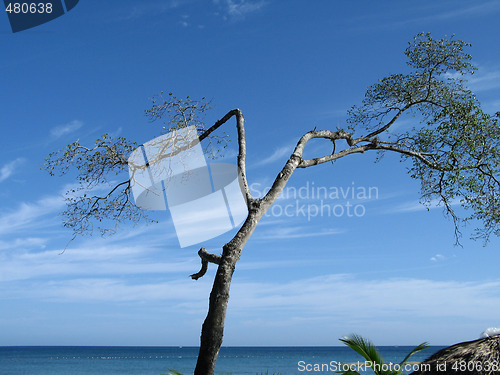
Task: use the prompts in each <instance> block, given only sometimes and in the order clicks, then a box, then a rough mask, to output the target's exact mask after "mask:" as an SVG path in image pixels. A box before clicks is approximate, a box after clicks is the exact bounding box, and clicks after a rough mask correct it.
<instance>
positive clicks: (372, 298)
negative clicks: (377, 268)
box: [231, 274, 500, 322]
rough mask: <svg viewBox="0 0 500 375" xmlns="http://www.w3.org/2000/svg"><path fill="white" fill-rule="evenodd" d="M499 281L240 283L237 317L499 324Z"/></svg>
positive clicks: (332, 278) (340, 278)
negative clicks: (268, 314)
mask: <svg viewBox="0 0 500 375" xmlns="http://www.w3.org/2000/svg"><path fill="white" fill-rule="evenodd" d="M499 287H500V280H495V281H484V282H459V281H433V280H424V279H387V280H359V279H356V278H354V277H352V276H349V275H335V274H332V275H325V276H319V277H314V278H310V279H297V280H296V281H291V282H287V283H284V282H275V283H271V282H269V283H268V282H262V283H252V282H249V283H242V282H239V283H238V284H236V285H234V286H233V287H232V291H233V292H232V296H234V298H233V300H232V301H231V305H232V308H233V309H235V310H237V311H238V312H244V311H246V310H248V309H251V310H276V309H277V310H282V311H288V312H290V314H291V315H302V316H304V317H306V316H309V317H310V316H311V315H312V316H321V315H323V314H335V315H341V316H343V317H344V321H352V320H356V319H365V318H366V317H367V312H369V318H370V319H387V318H388V317H389V318H390V317H397V318H400V319H405V320H406V321H407V322H409V321H411V320H412V319H417V318H425V317H433V318H435V317H441V318H446V317H450V316H452V317H461V318H468V319H472V320H478V319H496V318H497V316H496V311H498V308H500V294H499V292H498V290H499V289H498V288H499Z"/></svg>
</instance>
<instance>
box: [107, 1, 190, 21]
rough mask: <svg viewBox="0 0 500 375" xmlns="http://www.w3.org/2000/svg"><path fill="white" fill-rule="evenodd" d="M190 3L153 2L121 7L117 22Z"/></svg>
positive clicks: (162, 11) (163, 11)
mask: <svg viewBox="0 0 500 375" xmlns="http://www.w3.org/2000/svg"><path fill="white" fill-rule="evenodd" d="M188 2H191V1H189V0H167V1H166V0H160V1H158V0H154V1H141V2H136V3H135V4H134V6H131V7H121V8H120V13H119V14H118V16H117V18H116V19H117V20H120V21H129V20H134V19H137V18H142V17H145V16H150V15H154V14H162V13H165V12H167V11H169V10H171V9H174V8H178V7H179V6H181V5H182V4H184V3H188Z"/></svg>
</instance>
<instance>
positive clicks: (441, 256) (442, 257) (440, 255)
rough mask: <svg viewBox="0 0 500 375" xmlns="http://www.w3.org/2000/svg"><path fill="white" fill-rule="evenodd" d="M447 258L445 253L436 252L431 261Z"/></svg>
mask: <svg viewBox="0 0 500 375" xmlns="http://www.w3.org/2000/svg"><path fill="white" fill-rule="evenodd" d="M445 259H446V257H445V256H444V255H442V254H436V255H434V256H433V257H432V258H431V261H433V262H438V261H441V260H445Z"/></svg>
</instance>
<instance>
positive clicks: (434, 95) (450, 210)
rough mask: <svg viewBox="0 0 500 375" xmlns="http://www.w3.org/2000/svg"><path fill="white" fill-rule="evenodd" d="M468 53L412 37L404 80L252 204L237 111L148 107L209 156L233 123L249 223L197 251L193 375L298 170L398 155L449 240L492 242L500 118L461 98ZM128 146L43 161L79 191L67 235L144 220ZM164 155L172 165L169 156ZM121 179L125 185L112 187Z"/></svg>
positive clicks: (379, 94) (354, 114)
mask: <svg viewBox="0 0 500 375" xmlns="http://www.w3.org/2000/svg"><path fill="white" fill-rule="evenodd" d="M467 47H469V44H467V43H465V42H463V41H461V40H456V39H454V38H453V37H451V38H444V39H441V40H436V39H433V38H432V36H431V35H430V34H418V35H417V36H416V37H415V39H414V41H413V42H411V43H409V46H408V48H407V49H406V51H405V55H406V58H407V64H408V66H409V69H408V72H407V74H393V75H390V76H388V77H386V78H383V79H381V80H379V81H378V82H377V83H375V84H374V85H372V86H370V87H369V88H368V90H367V92H366V95H365V97H364V99H363V101H362V103H361V104H360V105H359V106H354V107H352V108H351V109H350V110H349V111H348V120H347V124H346V126H345V129H336V130H312V131H309V132H307V133H305V134H304V135H303V136H302V137H301V138H300V139H299V140H298V142H297V145H296V146H295V149H294V151H293V153H292V154H291V155H290V157H289V159H288V161H287V162H286V163H285V165H284V166H283V168H282V169H281V171H280V172H279V173H278V175H277V176H276V178H275V179H274V183H273V184H272V187H271V189H270V190H269V191H268V192H267V194H266V195H265V196H263V197H261V198H259V199H256V198H254V197H252V194H251V193H250V189H249V185H248V182H247V177H246V172H245V163H246V162H245V158H246V144H245V125H244V119H243V114H242V111H241V110H240V109H233V110H231V111H229V112H228V113H227V114H226V115H225V116H224V117H222V118H221V119H220V120H219V121H217V122H216V123H215V124H213V125H212V126H210V127H208V126H205V124H204V123H203V121H202V119H203V116H202V115H203V112H204V111H205V110H206V109H207V108H208V104H207V103H206V101H204V100H201V101H197V100H193V99H190V98H189V97H188V98H186V99H178V98H176V97H175V96H173V95H172V94H169V95H168V96H166V98H164V97H163V96H162V95H160V96H157V97H155V98H154V99H153V105H152V107H151V108H150V109H149V110H147V111H146V115H147V116H148V117H149V118H150V119H152V120H156V119H162V121H163V123H164V124H165V126H163V129H164V131H165V132H166V131H171V130H174V129H179V128H185V127H188V126H195V127H196V129H197V131H198V137H199V140H200V141H201V142H202V144H204V145H205V146H206V147H208V148H212V150H217V149H218V147H220V146H221V144H223V142H224V141H225V139H226V135H225V134H224V133H222V132H221V131H220V130H218V129H219V128H220V127H221V126H222V125H224V124H225V123H226V122H228V121H229V120H230V119H232V118H233V117H234V118H235V120H236V128H237V134H238V156H237V165H238V173H239V177H240V181H241V186H242V191H243V192H244V196H245V198H246V204H247V207H248V215H247V217H246V220H245V221H244V222H243V224H242V225H241V227H240V228H239V230H238V231H237V233H236V235H235V236H234V237H233V238H232V239H231V240H230V241H229V242H228V243H226V244H225V245H223V246H222V253H221V254H220V255H218V254H211V253H209V252H208V251H206V250H205V249H204V248H201V250H200V251H199V252H198V254H199V256H200V258H201V262H202V268H201V270H200V271H199V272H198V273H196V274H193V275H192V278H193V279H198V278H199V277H202V276H203V274H204V273H205V272H206V269H207V265H208V263H214V264H216V265H217V272H216V275H215V279H214V282H213V287H212V291H211V293H210V298H209V308H208V314H207V317H206V319H205V321H204V323H203V326H202V332H201V343H200V351H199V356H198V362H197V365H196V369H195V374H197V375H201V374H213V373H214V368H215V362H216V360H217V356H218V353H219V349H220V347H221V345H222V336H223V330H224V320H225V316H226V310H227V304H228V301H229V290H230V285H231V278H232V275H233V272H234V270H235V265H236V262H237V261H238V260H239V258H240V255H241V252H242V250H243V247H244V246H245V244H246V243H247V241H248V240H249V239H250V236H251V235H252V233H253V231H254V230H255V228H256V226H257V225H258V223H259V220H260V219H261V218H262V216H263V215H264V214H265V213H266V211H267V210H268V209H269V208H270V207H271V205H272V204H273V203H274V202H275V200H276V199H277V198H278V196H279V195H280V193H281V192H282V191H283V189H284V187H285V185H286V184H287V182H288V180H289V179H290V177H291V176H292V174H293V173H294V172H295V171H296V169H301V168H308V167H312V166H315V165H318V164H323V163H326V162H331V161H334V160H337V159H341V158H344V157H347V156H349V155H354V154H360V153H365V152H371V151H377V152H381V153H387V152H392V153H397V154H400V155H401V156H402V158H403V159H404V160H405V161H406V162H407V163H408V170H409V175H410V176H411V177H413V178H415V179H417V180H418V181H420V187H421V201H422V203H424V204H425V203H430V202H435V201H439V202H440V203H441V204H442V206H443V207H444V210H445V212H446V214H447V215H449V216H450V217H451V218H452V219H453V222H454V227H455V236H456V238H457V240H458V238H459V237H460V235H461V233H460V227H461V226H462V225H463V224H464V223H466V222H471V221H472V222H474V224H475V227H476V228H477V229H476V232H475V233H474V235H473V237H475V238H482V239H484V240H485V241H487V240H488V238H489V237H490V236H491V235H492V234H494V235H498V234H499V233H500V228H499V222H500V209H499V207H500V181H499V168H500V164H499V160H500V127H499V126H498V119H499V118H500V112H496V114H494V115H489V114H486V113H484V112H483V110H482V109H481V107H480V103H479V101H478V99H477V98H476V96H475V95H474V94H473V93H472V92H471V91H470V90H469V89H467V87H466V77H467V74H472V73H473V71H474V69H475V68H474V67H473V66H472V64H471V56H470V55H469V54H467V53H466V51H465V50H466V49H467ZM407 114H411V115H412V116H413V117H411V118H412V119H413V121H414V126H413V127H412V128H411V129H409V130H408V127H405V128H403V130H404V131H401V128H399V129H395V125H396V124H397V123H398V120H401V118H403V117H404V116H405V115H407ZM398 130H399V131H398ZM311 139H322V140H324V141H326V142H328V143H330V144H331V146H332V151H331V152H330V153H327V154H325V155H323V156H321V157H317V158H312V159H305V158H304V157H303V155H304V149H305V147H306V145H307V143H308V142H309V141H310V140H311ZM187 146H189V145H185V146H184V147H187ZM136 147H137V145H136V143H134V142H133V141H130V140H127V139H125V138H122V137H118V138H114V137H112V136H110V135H108V134H106V135H104V136H102V137H101V138H100V139H97V141H96V142H95V145H94V146H91V147H85V146H83V145H81V144H80V143H79V142H78V141H77V142H75V143H72V144H70V145H68V146H67V147H66V148H64V149H63V150H61V151H58V152H55V153H53V154H51V155H50V156H49V157H48V159H47V162H46V165H45V167H46V169H47V170H48V171H49V172H50V173H51V174H54V173H56V172H57V171H60V172H62V173H65V172H67V171H68V170H70V169H71V168H72V167H74V168H76V171H77V180H78V183H79V185H78V186H79V187H78V188H75V189H74V190H71V191H70V192H69V193H70V194H69V195H68V196H67V200H68V202H67V203H68V205H67V209H66V210H65V211H64V212H63V215H64V218H65V220H64V225H65V226H66V227H69V228H71V229H72V230H73V231H74V235H75V236H76V235H79V234H83V233H85V232H89V231H93V230H94V229H95V230H100V231H101V232H103V233H106V232H108V231H113V230H115V228H116V223H118V222H121V221H124V220H131V221H134V222H137V221H139V220H142V219H144V218H145V219H147V218H148V217H147V215H146V214H145V211H144V210H143V209H141V208H140V207H138V206H136V205H135V203H134V200H133V199H132V192H131V184H132V182H133V181H132V179H131V178H130V176H129V175H128V174H126V172H127V169H128V164H127V161H128V157H129V155H130V153H131V152H132V151H133V150H134V149H135V148H136ZM169 152H170V156H171V155H172V154H175V152H176V151H175V150H170V151H169ZM160 157H162V156H161V155H160ZM124 174H126V177H124V178H123V180H122V181H120V180H119V181H118V182H116V181H117V179H118V177H119V176H122V175H124ZM117 176H118V177H117ZM106 184H109V189H108V190H106V191H105V192H104V193H103V194H97V193H96V192H95V191H96V187H98V191H102V187H103V186H106ZM458 204H460V205H461V206H462V207H463V209H461V210H460V213H461V214H460V215H459V214H458V213H457V211H456V210H455V207H456V206H457V205H458ZM462 213H465V214H462ZM105 224H111V227H109V226H106V225H105ZM94 225H96V226H95V228H94Z"/></svg>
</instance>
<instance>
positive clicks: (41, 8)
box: [5, 3, 52, 14]
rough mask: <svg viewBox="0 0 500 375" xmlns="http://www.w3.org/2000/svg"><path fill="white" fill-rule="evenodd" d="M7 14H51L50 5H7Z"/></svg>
mask: <svg viewBox="0 0 500 375" xmlns="http://www.w3.org/2000/svg"><path fill="white" fill-rule="evenodd" d="M5 10H6V12H7V13H14V14H19V13H23V14H27V13H31V14H33V13H52V3H46V4H45V3H8V4H7V7H6V8H5Z"/></svg>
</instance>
